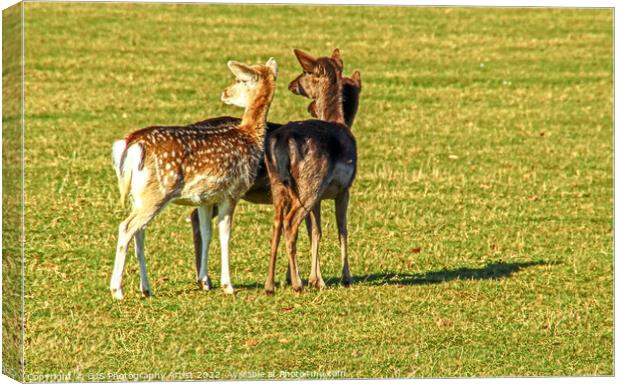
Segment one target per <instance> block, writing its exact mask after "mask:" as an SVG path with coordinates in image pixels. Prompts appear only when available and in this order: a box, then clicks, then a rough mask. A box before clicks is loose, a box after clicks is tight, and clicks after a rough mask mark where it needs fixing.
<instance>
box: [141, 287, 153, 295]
mask: <svg viewBox="0 0 620 384" xmlns="http://www.w3.org/2000/svg"><path fill="white" fill-rule="evenodd" d="M140 291H141V292H142V296H144V297H151V290H150V289H149V288H142V289H140Z"/></svg>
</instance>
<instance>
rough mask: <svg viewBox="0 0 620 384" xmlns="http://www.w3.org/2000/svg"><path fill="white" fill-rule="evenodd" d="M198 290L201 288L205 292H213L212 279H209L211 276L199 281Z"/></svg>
mask: <svg viewBox="0 0 620 384" xmlns="http://www.w3.org/2000/svg"><path fill="white" fill-rule="evenodd" d="M197 283H198V288H200V289H201V290H203V291H209V290H211V279H210V278H209V276H207V277H203V278H202V279H198V282H197Z"/></svg>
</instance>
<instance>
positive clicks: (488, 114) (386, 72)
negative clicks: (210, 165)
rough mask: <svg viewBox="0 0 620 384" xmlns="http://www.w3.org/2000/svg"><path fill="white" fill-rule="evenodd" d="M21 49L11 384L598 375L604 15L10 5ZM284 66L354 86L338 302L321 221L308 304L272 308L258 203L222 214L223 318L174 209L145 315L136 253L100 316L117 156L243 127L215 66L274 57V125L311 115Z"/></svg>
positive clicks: (213, 270) (603, 347)
mask: <svg viewBox="0 0 620 384" xmlns="http://www.w3.org/2000/svg"><path fill="white" fill-rule="evenodd" d="M25 38H26V44H25V46H26V51H25V78H26V84H25V95H26V96H25V102H26V104H25V116H26V127H25V132H26V133H25V135H26V136H25V137H26V138H25V148H26V149H25V163H26V168H25V175H26V180H25V191H26V197H25V199H26V200H25V204H26V208H25V215H26V219H25V220H26V221H25V225H26V228H27V230H26V231H27V232H26V244H25V247H26V248H25V254H26V259H25V272H26V276H25V371H26V374H27V375H30V376H27V377H26V379H29V380H30V381H40V380H37V379H40V377H38V376H37V375H42V374H52V373H56V374H59V373H62V374H68V375H70V378H72V379H81V380H92V379H99V380H101V379H102V377H103V378H105V379H108V378H111V379H119V378H120V379H123V377H120V376H107V374H108V373H121V372H122V373H136V374H138V373H143V374H146V373H152V374H163V375H166V374H172V373H179V372H191V373H193V374H192V376H191V378H193V379H200V378H202V377H205V376H201V375H200V374H199V373H200V372H210V373H211V376H207V377H211V378H222V379H224V378H243V377H246V376H244V375H245V373H247V372H256V373H263V374H265V375H267V374H269V373H273V375H274V376H275V377H276V378H277V377H285V376H286V375H303V374H310V373H313V372H314V373H317V372H318V373H321V374H325V375H327V376H328V377H330V376H331V377H455V376H531V375H536V376H539V375H611V374H613V284H612V283H613V13H612V10H609V9H607V10H605V9H587V10H586V9H561V10H560V9H492V8H418V7H409V8H403V7H327V6H322V7H305V6H303V7H302V6H214V5H161V4H60V3H56V4H53V3H26V4H25ZM294 47H298V48H303V49H306V50H308V51H309V52H312V53H315V54H327V53H329V52H331V49H332V48H333V47H339V48H340V49H341V51H342V54H343V58H344V60H345V73H347V74H349V73H351V72H352V71H353V70H354V69H359V70H360V71H361V73H362V78H363V84H364V88H363V93H362V98H361V106H360V112H359V115H358V119H357V121H356V123H355V126H354V128H353V130H354V133H355V134H356V137H357V141H358V148H359V158H360V161H359V168H358V177H357V179H356V182H355V185H354V189H353V192H352V198H351V205H350V210H349V217H350V218H349V223H350V225H349V237H350V254H351V255H350V259H351V269H352V273H353V275H354V278H355V283H354V284H353V286H352V287H351V288H350V289H345V288H342V287H340V286H339V274H340V257H339V251H338V247H337V240H336V237H337V234H336V231H335V220H334V218H333V214H332V212H333V203H332V202H329V203H326V204H324V206H323V219H324V232H323V242H322V244H321V255H322V261H323V263H322V264H323V273H324V276H326V277H328V280H327V283H328V285H329V286H328V288H327V289H325V290H323V291H316V290H306V291H305V292H304V293H303V294H301V295H296V294H294V293H293V292H292V290H291V289H290V288H288V287H286V286H284V285H283V280H284V272H285V268H286V263H285V261H284V260H285V259H284V256H283V253H282V251H283V248H282V249H281V253H280V258H279V263H278V274H277V280H278V281H279V283H278V284H280V285H278V289H277V292H276V295H275V297H266V296H265V295H264V294H263V292H262V285H263V282H264V280H265V277H266V272H267V257H268V244H269V239H270V233H271V226H270V223H271V220H272V209H271V207H270V206H254V205H250V204H248V203H245V202H244V203H242V204H241V205H240V207H239V209H238V211H237V215H236V216H235V225H234V231H233V238H232V243H231V263H232V264H231V265H232V278H233V283H234V284H235V287H236V288H237V290H238V293H237V294H236V295H235V296H234V297H230V296H226V295H224V294H223V293H222V292H221V291H220V290H219V289H215V290H214V291H211V292H208V293H204V292H200V291H198V290H197V287H196V284H195V282H194V279H195V277H194V267H193V248H192V243H191V230H190V225H189V223H188V222H187V218H188V216H189V212H190V211H189V209H187V208H182V207H178V206H173V207H170V208H169V209H167V210H166V211H165V212H163V213H162V214H161V215H160V216H159V217H157V218H156V220H155V221H154V222H152V224H151V225H150V226H149V229H148V231H147V240H146V254H147V263H148V267H149V272H150V274H149V276H150V278H151V283H152V286H153V289H154V293H155V296H154V297H153V298H151V299H141V298H140V295H139V274H138V269H137V262H136V261H135V259H134V257H133V253H131V254H130V255H129V257H128V262H127V268H126V271H125V280H124V287H125V296H126V298H125V300H124V301H122V302H120V303H119V302H114V301H113V300H112V298H111V296H110V293H109V291H108V283H109V278H110V274H111V271H112V265H113V259H114V248H115V244H116V234H117V226H118V223H119V222H120V221H121V220H122V219H123V218H124V217H125V215H126V210H124V209H122V208H121V207H120V206H119V205H118V191H117V187H116V179H115V175H114V171H113V169H112V166H111V160H110V148H111V144H112V142H113V140H115V139H117V138H120V137H122V136H123V135H125V134H127V133H128V132H130V131H132V130H135V129H137V128H141V127H144V126H147V125H153V124H189V123H192V122H195V121H198V120H202V119H205V118H207V117H212V116H219V115H229V114H232V115H240V114H241V111H240V110H238V109H236V108H234V107H229V106H224V105H223V104H221V102H220V101H219V96H220V93H221V91H222V90H223V89H224V87H225V86H227V85H228V84H229V83H230V82H231V81H232V75H231V74H230V73H229V72H228V70H227V68H226V65H225V63H226V61H227V60H230V59H235V60H240V61H244V62H248V63H257V62H264V61H266V60H267V59H268V58H269V57H270V56H273V57H275V58H276V59H277V60H278V63H279V68H280V73H279V75H280V77H279V82H278V89H277V93H276V97H275V99H274V103H273V106H272V108H271V112H270V116H269V119H270V120H271V121H275V122H286V121H288V120H298V119H304V118H306V105H307V100H304V99H302V98H300V97H298V96H294V95H293V94H291V93H290V92H288V91H287V88H286V86H287V84H288V82H289V81H290V80H291V79H293V78H294V76H296V75H297V74H298V73H299V66H298V64H297V62H296V61H295V58H294V56H293V55H292V48H294ZM3 75H4V74H3ZM3 118H4V119H10V118H11V116H4V117H3ZM3 246H4V247H6V245H3ZM212 247H213V248H212V251H211V252H212V253H211V254H212V255H213V257H212V258H211V260H212V261H211V263H210V274H211V277H212V278H213V280H214V282H216V283H217V282H218V281H219V260H218V259H219V256H218V255H219V248H218V244H217V240H215V241H214V243H213V246H212ZM299 250H300V266H301V270H302V274H303V277H307V275H308V273H309V254H308V253H309V252H308V251H309V245H308V239H307V236H305V234H303V235H302V236H301V240H300V244H299ZM216 288H218V284H216ZM244 372H245V373H244ZM98 374H100V375H103V376H97V375H98ZM80 375H83V376H80ZM250 377H255V378H260V376H250ZM265 377H268V376H265ZM164 378H168V379H170V378H188V377H180V376H174V375H168V376H164Z"/></svg>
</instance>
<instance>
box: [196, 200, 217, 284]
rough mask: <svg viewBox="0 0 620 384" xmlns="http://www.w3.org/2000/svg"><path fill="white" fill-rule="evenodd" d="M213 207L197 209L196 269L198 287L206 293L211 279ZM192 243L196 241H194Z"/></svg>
mask: <svg viewBox="0 0 620 384" xmlns="http://www.w3.org/2000/svg"><path fill="white" fill-rule="evenodd" d="M212 214H213V207H212V206H211V205H208V206H200V207H198V222H199V224H200V264H199V265H200V267H199V268H198V286H199V287H200V288H201V289H202V290H204V291H208V290H210V289H211V279H209V268H208V263H209V244H211V233H212V231H211V215H212ZM194 241H196V240H195V239H194Z"/></svg>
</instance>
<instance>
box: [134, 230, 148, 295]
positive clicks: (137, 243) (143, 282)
mask: <svg viewBox="0 0 620 384" xmlns="http://www.w3.org/2000/svg"><path fill="white" fill-rule="evenodd" d="M144 236H145V232H144V229H139V230H137V231H136V234H135V235H134V237H133V241H134V248H135V251H136V257H137V258H138V263H139V265H140V291H141V292H142V295H143V296H144V297H149V296H151V285H150V284H149V279H148V276H147V275H146V258H145V257H144Z"/></svg>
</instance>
